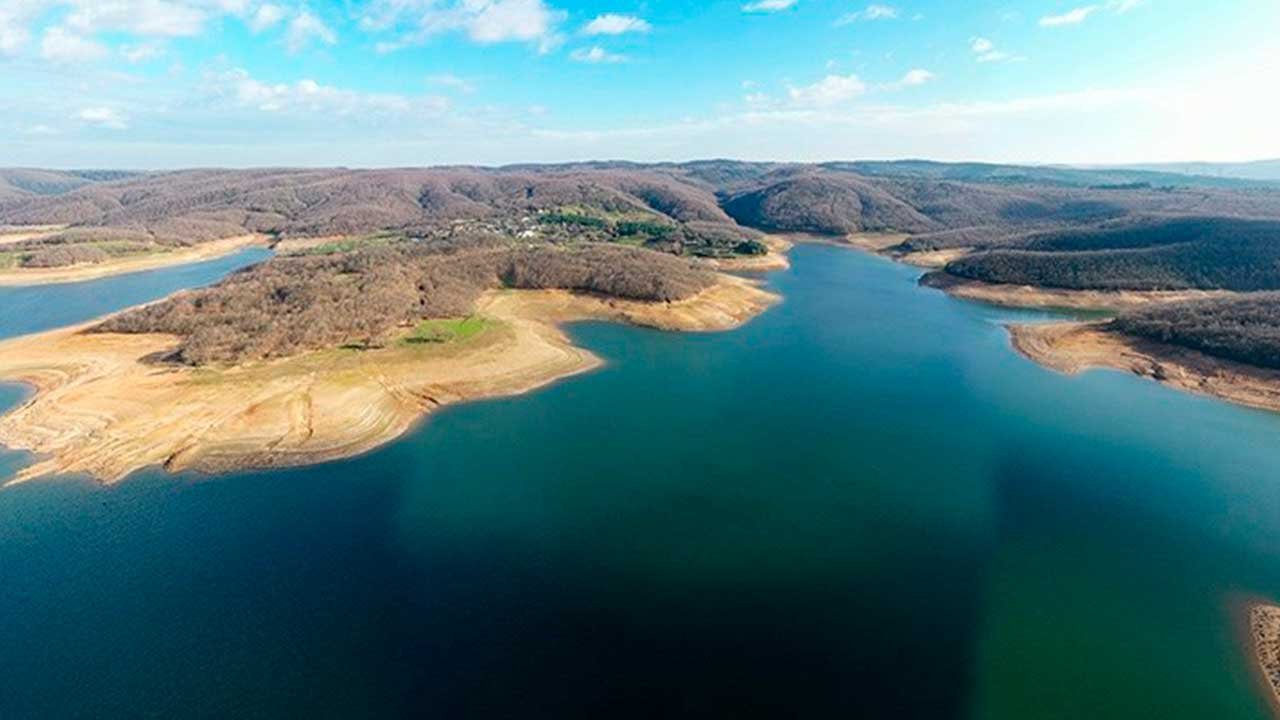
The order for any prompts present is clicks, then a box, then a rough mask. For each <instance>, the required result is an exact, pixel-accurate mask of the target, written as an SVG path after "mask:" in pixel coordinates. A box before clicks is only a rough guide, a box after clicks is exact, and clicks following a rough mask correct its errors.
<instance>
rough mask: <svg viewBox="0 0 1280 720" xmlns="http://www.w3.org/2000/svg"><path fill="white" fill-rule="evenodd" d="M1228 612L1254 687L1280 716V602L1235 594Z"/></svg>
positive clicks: (1275, 716)
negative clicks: (1236, 595)
mask: <svg viewBox="0 0 1280 720" xmlns="http://www.w3.org/2000/svg"><path fill="white" fill-rule="evenodd" d="M1227 612H1228V613H1230V615H1231V620H1232V624H1233V625H1235V630H1236V639H1237V642H1238V643H1239V645H1240V649H1241V651H1242V652H1243V653H1244V655H1245V657H1246V664H1247V665H1248V666H1249V675H1250V677H1251V678H1252V680H1253V684H1254V686H1255V689H1256V691H1257V693H1258V694H1259V695H1260V696H1261V697H1262V699H1263V702H1264V704H1265V705H1266V708H1267V710H1268V711H1270V714H1271V717H1273V718H1280V605H1276V604H1275V603H1273V602H1271V601H1269V600H1266V599H1264V598H1259V597H1255V596H1240V597H1232V598H1229V599H1228V600H1227Z"/></svg>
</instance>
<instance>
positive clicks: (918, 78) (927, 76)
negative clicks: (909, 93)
mask: <svg viewBox="0 0 1280 720" xmlns="http://www.w3.org/2000/svg"><path fill="white" fill-rule="evenodd" d="M935 77H937V76H936V75H934V74H933V73H931V72H929V71H928V70H925V69H923V68H916V69H914V70H908V71H907V74H906V75H903V76H902V79H901V80H899V81H898V84H899V85H902V86H904V87H914V86H917V85H924V84H925V83H927V82H929V81H931V80H933V79H934V78H935Z"/></svg>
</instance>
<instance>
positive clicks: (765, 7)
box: [742, 0, 797, 13]
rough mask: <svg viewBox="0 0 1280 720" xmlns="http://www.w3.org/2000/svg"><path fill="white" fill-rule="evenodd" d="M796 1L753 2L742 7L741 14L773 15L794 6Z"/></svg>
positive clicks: (770, 0)
mask: <svg viewBox="0 0 1280 720" xmlns="http://www.w3.org/2000/svg"><path fill="white" fill-rule="evenodd" d="M796 2H797V0H755V1H754V2H749V3H747V4H746V5H743V6H742V11H743V12H749V13H775V12H782V11H783V10H788V9H790V8H792V7H794V6H795V4H796Z"/></svg>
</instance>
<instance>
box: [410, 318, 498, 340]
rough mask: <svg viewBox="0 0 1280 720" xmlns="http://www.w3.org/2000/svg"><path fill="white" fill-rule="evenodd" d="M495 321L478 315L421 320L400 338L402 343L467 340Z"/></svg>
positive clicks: (492, 324) (491, 325)
mask: <svg viewBox="0 0 1280 720" xmlns="http://www.w3.org/2000/svg"><path fill="white" fill-rule="evenodd" d="M495 324H496V323H495V322H494V321H492V320H489V319H487V318H483V317H480V316H479V315H471V316H468V317H465V318H447V319H437V320H423V321H422V322H420V323H418V324H417V325H416V326H414V328H413V331H412V332H410V333H409V334H408V335H406V336H405V337H404V338H402V339H401V340H400V342H401V343H402V344H404V345H426V344H436V343H452V342H462V341H464V340H469V339H471V338H473V337H475V336H477V335H479V334H480V333H482V332H484V331H485V330H487V329H489V328H490V327H493V326H494V325H495Z"/></svg>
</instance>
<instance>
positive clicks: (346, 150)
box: [0, 0, 1280, 168]
mask: <svg viewBox="0 0 1280 720" xmlns="http://www.w3.org/2000/svg"><path fill="white" fill-rule="evenodd" d="M1277 29H1280V2H1276V0H1232V2H1222V3H1218V2H1205V1H1204V0H1027V1H1024V2H1017V1H1013V0H1004V1H999V0H997V1H984V0H966V1H964V2H959V1H956V0H947V1H942V0H915V1H913V2H907V1H905V0H904V1H901V2H899V1H897V0H886V1H884V2H877V3H866V2H848V1H846V0H737V1H736V2H728V1H726V2H718V1H717V2H705V3H696V4H695V3H688V2H668V1H664V0H647V1H645V0H608V1H605V2H585V1H582V0H330V1H328V2H323V1H321V0H310V1H309V2H296V1H295V0H0V165H18V164H21V165H40V166H52V167H88V166H93V167H106V166H111V167H135V168H166V167H183V166H195V165H231V166H253V165H335V164H344V165H352V166H384V165H423V164H451V163H477V164H501V163H512V162H551V161H570V160H586V159H607V158H620V159H631V160H639V161H652V160H684V159H693V158H706V157H734V158H742V159H758V160H764V159H769V160H804V161H811V160H828V159H863V158H901V157H927V158H933V159H940V160H989V161H1012V162H1073V163H1116V162H1138V161H1172V160H1198V159H1203V160H1245V159H1256V158H1262V157H1280V132H1277V131H1276V130H1275V125H1276V119H1277V118H1278V117H1280V93H1278V92H1277V91H1276V89H1275V88H1276V87H1277V85H1278V80H1277V78H1280V38H1278V37H1277V35H1280V33H1277Z"/></svg>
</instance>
